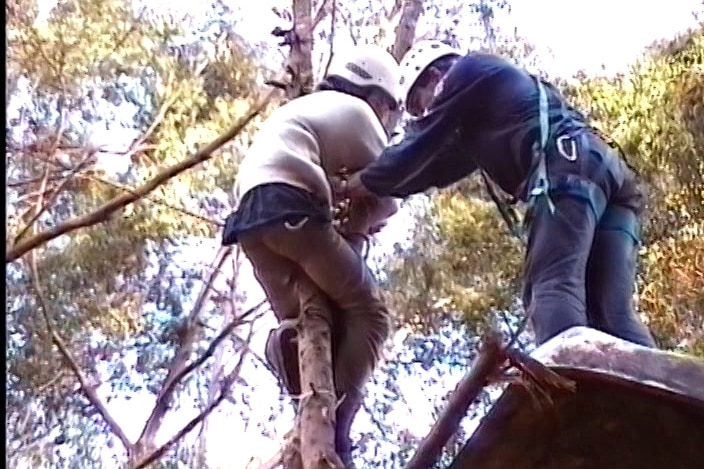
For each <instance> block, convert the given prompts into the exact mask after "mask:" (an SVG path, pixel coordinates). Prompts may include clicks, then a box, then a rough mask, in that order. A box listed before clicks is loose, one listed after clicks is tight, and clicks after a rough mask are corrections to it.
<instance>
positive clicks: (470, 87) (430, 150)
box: [349, 56, 498, 197]
mask: <svg viewBox="0 0 704 469" xmlns="http://www.w3.org/2000/svg"><path fill="white" fill-rule="evenodd" d="M497 72H498V69H497V68H496V67H495V66H494V65H493V62H492V61H484V60H483V59H481V58H477V57H474V56H467V57H464V58H462V59H461V60H460V61H458V62H457V63H456V64H455V65H454V66H453V67H452V69H450V71H449V72H448V74H447V77H446V78H445V83H444V86H443V90H442V91H441V92H440V94H439V95H438V96H437V97H436V98H435V100H434V102H433V103H432V104H431V106H430V110H429V112H428V114H427V115H426V116H424V117H422V118H421V119H419V120H418V121H417V122H416V123H415V124H414V125H413V128H412V129H409V132H408V133H407V134H406V135H405V137H404V138H403V140H402V141H401V142H400V143H399V144H397V145H394V146H390V147H388V148H386V150H384V152H383V153H382V155H381V157H380V158H379V159H378V160H376V161H375V162H374V163H372V164H370V165H369V166H367V167H366V168H365V169H364V170H363V171H361V172H360V174H359V176H357V177H355V179H356V180H355V179H352V180H350V184H349V186H350V187H351V188H352V189H354V186H355V185H360V186H363V188H361V189H360V188H357V190H359V191H360V192H364V190H363V189H366V190H367V191H368V192H371V193H373V194H376V195H379V196H389V195H391V196H394V197H405V196H408V195H410V194H414V193H417V192H422V191H424V190H426V189H429V188H431V187H445V186H447V185H449V184H452V183H453V182H456V181H459V180H460V179H462V178H464V177H465V176H467V175H468V174H470V173H471V172H472V171H474V170H475V169H476V164H475V163H474V160H473V158H472V157H471V153H470V152H472V151H474V149H472V148H463V146H464V145H466V144H467V142H468V139H467V137H468V136H470V135H472V134H476V133H478V132H481V129H482V126H483V118H484V117H486V116H487V115H488V111H489V107H488V105H489V97H488V95H489V93H487V91H489V87H490V86H491V84H492V83H493V79H494V78H496V74H497Z"/></svg>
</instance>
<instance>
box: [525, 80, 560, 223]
mask: <svg viewBox="0 0 704 469" xmlns="http://www.w3.org/2000/svg"><path fill="white" fill-rule="evenodd" d="M535 81H536V83H537V84H538V112H539V119H540V146H539V147H537V148H536V149H535V156H536V158H537V159H538V166H537V167H536V168H535V173H534V177H535V180H534V182H533V185H532V187H531V188H530V191H529V193H528V195H529V199H528V204H529V206H533V205H534V204H535V201H536V199H537V198H538V197H540V196H544V197H545V198H546V200H547V203H548V208H549V209H550V213H551V214H554V213H555V205H554V204H553V203H552V200H550V193H549V191H550V182H549V181H548V171H547V161H546V160H547V145H548V137H549V135H550V121H549V119H548V115H549V114H548V110H549V108H548V96H547V93H546V92H545V86H544V85H543V84H542V83H541V81H540V78H538V77H535Z"/></svg>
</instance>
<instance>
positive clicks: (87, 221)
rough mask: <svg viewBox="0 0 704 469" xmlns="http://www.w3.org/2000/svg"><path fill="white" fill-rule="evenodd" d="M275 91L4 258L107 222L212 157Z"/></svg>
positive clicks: (9, 259) (18, 255)
mask: <svg viewBox="0 0 704 469" xmlns="http://www.w3.org/2000/svg"><path fill="white" fill-rule="evenodd" d="M273 95H274V91H271V92H269V93H268V94H267V96H266V97H265V98H264V99H263V100H262V101H261V102H260V103H259V104H258V105H256V106H254V107H253V108H252V109H251V110H250V111H249V112H248V113H247V114H246V115H245V116H243V117H242V118H241V119H239V121H238V122H237V123H236V124H235V125H233V126H232V127H231V128H230V129H229V130H228V131H227V132H225V133H224V134H223V135H221V136H220V137H218V138H216V139H215V140H213V141H212V142H211V143H209V144H208V145H206V146H205V147H204V148H202V149H201V150H198V152H196V154H195V155H193V156H191V157H190V158H186V159H185V160H183V161H181V162H180V163H176V164H174V165H172V166H169V167H167V168H165V169H164V170H163V171H161V172H160V173H159V174H157V175H156V176H154V177H153V178H152V179H151V180H149V181H148V182H146V183H145V184H143V185H141V186H139V187H138V188H136V189H135V192H134V193H130V194H122V195H119V196H117V197H115V198H113V199H111V200H109V201H108V202H106V203H105V204H103V205H102V206H101V207H99V208H98V209H96V210H95V211H94V212H91V213H88V214H86V215H83V216H80V217H76V218H74V219H72V220H68V221H66V222H64V223H61V224H59V225H57V226H56V227H54V228H51V229H49V230H46V231H43V232H40V233H37V234H35V235H33V236H31V237H29V238H27V239H25V240H23V241H21V242H19V243H17V244H15V245H13V246H12V247H10V248H9V249H8V250H7V251H6V253H5V262H6V263H8V262H12V261H15V260H17V259H19V258H20V257H22V256H23V255H25V254H26V253H27V252H29V251H31V250H32V249H35V248H37V247H38V246H41V245H42V244H45V243H47V242H49V241H51V240H52V239H55V238H58V237H59V236H61V235H64V234H66V233H70V232H72V231H75V230H78V229H80V228H86V227H89V226H92V225H95V224H97V223H101V222H104V221H106V220H108V219H109V218H110V216H111V215H112V214H113V213H115V212H117V211H118V210H120V209H122V208H124V207H126V206H127V205H129V204H132V203H134V202H136V201H138V200H139V199H141V198H142V197H144V196H145V195H147V194H149V193H150V192H152V191H153V190H154V189H156V188H157V187H159V186H161V185H162V184H164V183H165V182H167V181H169V180H170V179H172V178H174V177H176V176H178V175H179V174H181V173H182V172H184V171H186V170H188V169H190V168H192V167H194V166H197V165H199V164H200V163H203V162H204V161H207V160H209V159H210V158H211V157H212V154H213V152H215V151H216V150H217V149H218V148H220V147H221V146H222V145H224V144H225V143H227V142H228V141H230V140H231V139H232V138H234V137H235V136H236V135H237V134H239V133H240V132H241V131H242V130H243V129H244V128H245V127H246V126H247V124H249V123H250V122H251V121H252V120H253V119H254V118H255V117H256V116H257V115H259V113H260V112H261V111H262V110H263V109H264V107H265V106H266V105H267V103H268V102H269V101H270V100H271V98H272V97H273Z"/></svg>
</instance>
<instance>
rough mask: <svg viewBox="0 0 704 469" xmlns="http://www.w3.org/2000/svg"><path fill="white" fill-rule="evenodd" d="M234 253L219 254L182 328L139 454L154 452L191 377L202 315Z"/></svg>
mask: <svg viewBox="0 0 704 469" xmlns="http://www.w3.org/2000/svg"><path fill="white" fill-rule="evenodd" d="M231 253H232V249H231V248H230V247H225V246H223V247H221V248H220V249H219V250H218V252H217V253H216V254H215V259H213V262H212V264H211V270H210V274H209V275H208V278H207V280H206V282H205V284H204V285H203V288H202V289H201V291H200V293H199V295H198V299H197V300H196V303H195V305H194V306H193V309H192V310H191V313H190V314H189V315H188V318H187V319H186V321H185V323H184V324H182V325H181V326H180V330H181V331H182V333H181V336H182V338H181V341H180V344H179V348H178V350H177V352H176V355H175V356H174V358H173V360H172V362H171V365H170V366H169V372H168V374H167V375H166V379H165V380H164V382H163V383H162V386H161V390H160V392H159V395H158V396H157V398H156V402H155V403H154V408H153V409H152V411H151V413H150V414H149V418H147V421H146V423H145V424H144V427H143V428H142V432H141V434H140V435H139V438H138V439H137V443H136V448H137V453H138V454H139V453H141V452H143V451H145V450H148V449H150V447H151V445H152V443H153V440H154V438H155V436H156V432H157V431H158V430H159V428H160V427H161V423H162V421H163V419H164V416H165V415H166V412H167V411H168V408H169V403H170V401H171V397H172V395H173V393H174V391H175V390H176V386H177V385H178V384H179V383H180V381H181V379H183V378H184V377H185V376H186V374H187V373H186V374H182V372H183V371H184V369H186V363H187V362H188V358H189V357H190V356H191V353H192V352H193V345H194V342H195V341H196V328H197V321H198V316H200V314H201V313H202V311H203V309H204V308H205V304H206V303H207V301H208V300H209V299H210V297H211V293H212V289H213V285H214V283H215V281H216V280H217V277H218V275H219V274H220V273H221V272H222V266H223V265H224V264H225V261H226V260H227V258H228V257H229V256H230V254H231ZM236 322H237V321H236V320H234V321H233V322H232V323H233V324H235V325H236ZM218 344H219V342H217V343H216V344H215V347H214V348H213V352H214V351H215V348H216V347H217V345H218ZM211 345H212V344H211ZM211 353H212V352H211ZM206 358H207V357H206ZM203 361H205V360H203Z"/></svg>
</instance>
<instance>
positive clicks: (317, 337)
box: [298, 293, 343, 469]
mask: <svg viewBox="0 0 704 469" xmlns="http://www.w3.org/2000/svg"><path fill="white" fill-rule="evenodd" d="M308 297H309V298H310V297H312V298H315V299H319V300H320V301H315V302H307V304H305V305H302V306H303V308H301V318H300V323H299V332H298V360H299V364H300V371H301V403H300V407H299V415H298V424H299V428H300V433H299V435H300V451H301V459H302V462H303V469H334V468H342V467H343V465H342V462H341V461H340V459H339V457H338V455H337V453H336V452H335V408H336V404H337V399H336V394H335V385H334V381H333V371H332V346H331V333H330V323H331V318H330V309H329V305H328V304H327V302H326V301H324V299H323V297H322V294H319V293H314V294H313V296H308Z"/></svg>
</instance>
